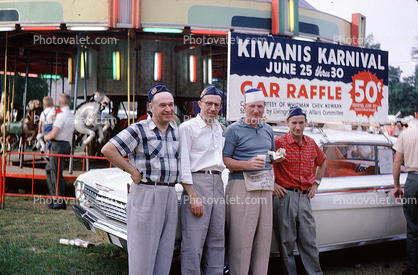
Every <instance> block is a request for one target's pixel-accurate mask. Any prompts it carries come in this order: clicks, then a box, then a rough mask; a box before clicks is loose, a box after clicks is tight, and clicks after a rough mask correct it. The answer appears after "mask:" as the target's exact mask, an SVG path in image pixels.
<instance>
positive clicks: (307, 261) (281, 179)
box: [273, 107, 326, 274]
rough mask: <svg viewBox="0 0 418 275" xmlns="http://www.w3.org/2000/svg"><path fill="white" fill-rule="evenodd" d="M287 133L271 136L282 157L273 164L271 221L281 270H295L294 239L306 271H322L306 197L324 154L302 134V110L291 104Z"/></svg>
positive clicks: (317, 181)
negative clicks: (282, 151)
mask: <svg viewBox="0 0 418 275" xmlns="http://www.w3.org/2000/svg"><path fill="white" fill-rule="evenodd" d="M286 125H287V126H288V127H289V133H287V134H286V135H284V136H281V137H276V138H275V145H276V149H279V148H283V149H285V150H286V152H285V156H286V158H285V159H284V160H283V161H282V162H280V163H277V164H275V165H274V166H273V168H274V183H275V184H274V191H273V192H274V196H275V198H274V212H273V225H274V229H275V231H276V234H277V237H278V239H279V249H280V258H281V261H282V267H283V271H284V273H285V274H297V270H296V263H295V258H294V255H293V249H294V247H295V242H297V245H298V250H299V253H300V257H301V260H302V263H303V265H304V267H305V270H306V273H307V274H322V271H321V266H320V264H319V251H318V246H317V244H316V227H315V219H314V217H313V215H312V208H311V204H310V199H312V198H313V197H314V196H315V194H316V191H317V188H318V186H319V184H320V183H321V179H322V177H323V176H324V173H325V165H326V164H325V163H326V162H325V159H326V156H325V154H324V153H323V152H322V150H321V149H320V148H319V147H318V145H317V144H316V143H315V141H314V140H313V139H312V138H310V137H308V136H305V135H303V129H304V127H305V126H306V114H305V113H303V111H302V109H301V108H299V107H292V108H291V109H290V110H289V112H288V114H287V117H286Z"/></svg>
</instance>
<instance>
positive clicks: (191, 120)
mask: <svg viewBox="0 0 418 275" xmlns="http://www.w3.org/2000/svg"><path fill="white" fill-rule="evenodd" d="M196 122H197V118H196V117H194V118H191V119H189V120H186V121H184V122H182V123H181V124H180V125H179V127H178V128H179V130H180V129H183V128H187V127H190V126H191V125H193V124H195V123H196Z"/></svg>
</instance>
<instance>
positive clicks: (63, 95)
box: [60, 94, 71, 106]
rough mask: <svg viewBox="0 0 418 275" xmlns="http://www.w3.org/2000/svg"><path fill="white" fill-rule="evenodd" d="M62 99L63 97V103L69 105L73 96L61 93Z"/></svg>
mask: <svg viewBox="0 0 418 275" xmlns="http://www.w3.org/2000/svg"><path fill="white" fill-rule="evenodd" d="M60 99H61V101H62V103H64V104H65V105H68V106H69V105H70V103H71V98H70V96H69V95H67V94H60Z"/></svg>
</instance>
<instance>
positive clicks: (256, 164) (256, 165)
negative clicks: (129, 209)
mask: <svg viewBox="0 0 418 275" xmlns="http://www.w3.org/2000/svg"><path fill="white" fill-rule="evenodd" d="M265 165H266V162H265V161H264V160H263V159H262V158H260V157H253V158H252V159H250V160H249V161H247V169H249V170H261V169H263V168H264V166H265Z"/></svg>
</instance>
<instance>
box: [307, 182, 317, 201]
mask: <svg viewBox="0 0 418 275" xmlns="http://www.w3.org/2000/svg"><path fill="white" fill-rule="evenodd" d="M318 186H319V185H318V184H317V183H314V184H313V185H312V187H311V190H310V191H309V193H308V199H312V198H313V197H315V195H316V191H317V190H318Z"/></svg>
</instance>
